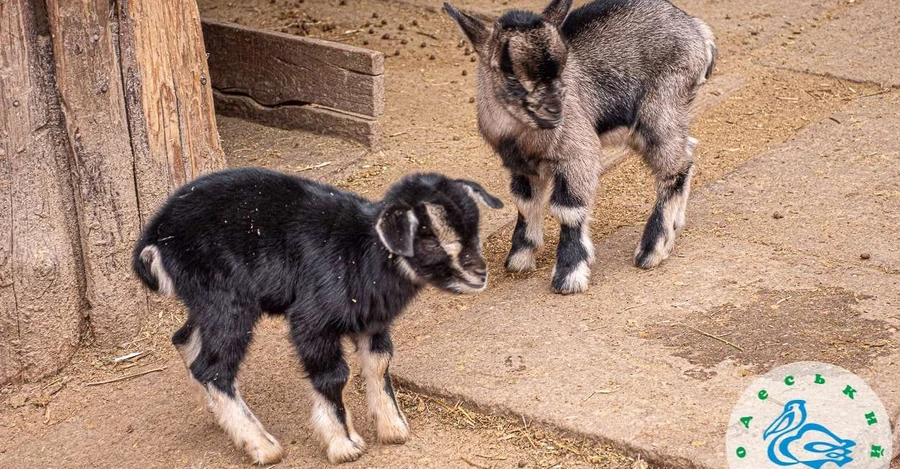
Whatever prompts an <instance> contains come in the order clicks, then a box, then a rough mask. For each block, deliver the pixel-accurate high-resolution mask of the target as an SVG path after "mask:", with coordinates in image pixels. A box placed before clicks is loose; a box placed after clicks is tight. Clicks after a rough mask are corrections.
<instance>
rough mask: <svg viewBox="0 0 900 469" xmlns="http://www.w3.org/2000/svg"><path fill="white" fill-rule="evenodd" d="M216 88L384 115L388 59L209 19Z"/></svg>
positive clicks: (273, 101) (262, 99) (275, 101)
mask: <svg viewBox="0 0 900 469" xmlns="http://www.w3.org/2000/svg"><path fill="white" fill-rule="evenodd" d="M203 36H204V40H205V42H206V51H207V53H208V54H209V59H208V60H209V71H210V74H211V76H212V84H213V86H214V87H215V88H216V89H217V90H219V91H223V92H226V93H229V94H244V95H247V96H250V97H252V98H253V99H254V100H256V101H257V102H258V103H260V104H263V105H266V106H276V105H280V104H292V103H293V104H297V103H301V104H305V103H313V104H318V105H321V106H327V107H330V108H334V109H337V110H341V111H347V112H353V113H357V114H363V115H366V116H372V117H376V116H379V115H381V114H382V113H383V112H384V77H383V73H384V55H383V54H381V53H380V52H375V51H371V50H368V49H362V48H358V47H354V46H349V45H345V44H339V43H334V42H328V41H321V40H316V39H309V38H301V37H297V36H292V35H289V34H282V33H277V32H271V31H263V30H257V29H252V28H247V27H244V26H240V25H236V24H228V23H220V22H216V21H211V20H203Z"/></svg>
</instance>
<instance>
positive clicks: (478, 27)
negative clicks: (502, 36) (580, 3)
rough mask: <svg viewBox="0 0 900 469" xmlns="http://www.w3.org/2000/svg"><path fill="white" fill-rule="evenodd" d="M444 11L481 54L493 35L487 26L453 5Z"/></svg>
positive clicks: (447, 5) (445, 6)
mask: <svg viewBox="0 0 900 469" xmlns="http://www.w3.org/2000/svg"><path fill="white" fill-rule="evenodd" d="M570 2H571V0H570ZM444 11H446V12H447V14H448V15H450V18H453V21H456V24H458V25H459V27H460V29H462V32H463V33H465V35H466V37H467V38H469V42H471V43H472V47H474V48H475V52H478V53H479V54H480V53H481V52H482V51H483V49H484V45H485V44H487V41H488V39H489V38H490V35H491V32H490V31H489V30H488V28H487V26H485V25H484V23H482V22H481V21H480V20H479V19H477V18H475V17H473V16H472V15H469V14H467V13H463V12H461V11H459V10H457V9H456V8H455V7H454V6H453V5H451V4H449V3H444Z"/></svg>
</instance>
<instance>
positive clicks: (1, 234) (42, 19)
mask: <svg viewBox="0 0 900 469" xmlns="http://www.w3.org/2000/svg"><path fill="white" fill-rule="evenodd" d="M45 7H46V8H45ZM0 12H2V15H0V37H2V38H3V40H2V41H0V384H2V383H4V382H7V381H10V380H17V381H21V380H30V379H35V378H38V377H41V376H44V375H46V374H49V373H53V372H55V371H56V370H57V369H58V368H59V367H60V366H61V365H63V364H64V363H65V362H66V361H67V360H68V359H69V357H70V356H71V354H72V352H73V350H74V349H75V347H76V346H77V344H78V343H79V342H80V340H81V339H82V336H83V333H84V332H85V331H90V333H92V334H93V338H94V339H95V342H96V343H98V344H100V345H101V346H112V345H116V344H119V343H122V342H126V341H128V340H131V339H133V338H134V337H135V336H136V334H137V333H138V332H139V331H140V330H141V327H142V325H143V323H144V321H145V319H146V318H147V317H148V312H149V311H151V310H154V309H156V308H158V307H159V305H158V304H156V303H155V300H154V301H148V297H147V295H146V292H145V291H144V289H143V288H142V287H141V286H140V284H139V283H138V282H137V280H136V279H134V278H133V276H132V275H131V272H130V265H131V261H130V258H131V249H132V247H133V245H134V242H135V241H136V239H137V237H138V235H139V232H140V229H141V226H142V225H143V223H144V221H145V220H146V219H147V218H148V217H149V216H150V215H151V214H152V213H153V212H154V211H155V210H156V208H157V207H158V206H159V204H160V203H161V202H162V200H164V198H165V196H166V195H167V193H168V192H169V191H170V190H171V189H173V188H174V187H176V186H178V185H180V184H182V183H184V182H185V181H187V180H189V179H192V178H194V177H196V176H198V175H199V174H201V173H203V172H205V171H209V170H213V169H218V168H222V167H224V165H225V161H224V155H223V153H222V150H221V146H220V143H219V137H218V132H217V130H216V125H215V115H214V113H213V105H212V90H211V88H210V84H209V79H208V71H207V66H206V60H205V51H204V46H203V41H202V36H201V34H202V33H201V27H200V17H199V13H198V11H197V5H196V3H195V2H194V1H192V0H167V1H165V2H145V1H132V0H116V1H113V2H110V1H109V0H0ZM154 316H155V315H154Z"/></svg>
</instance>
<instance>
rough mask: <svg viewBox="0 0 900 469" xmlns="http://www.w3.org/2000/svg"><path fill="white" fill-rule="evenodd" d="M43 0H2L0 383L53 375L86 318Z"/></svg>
mask: <svg viewBox="0 0 900 469" xmlns="http://www.w3.org/2000/svg"><path fill="white" fill-rule="evenodd" d="M39 6H40V3H35V2H33V1H31V0H2V1H0V38H2V40H0V384H2V383H4V382H7V381H23V380H31V379H37V378H40V377H42V376H45V375H48V374H51V373H55V372H56V371H57V370H58V369H59V368H60V367H61V366H62V365H64V364H65V363H67V362H68V360H69V358H70V357H71V354H72V353H73V351H74V350H75V348H76V347H77V346H78V343H79V341H80V330H81V328H82V326H83V323H84V321H83V318H82V315H81V310H82V296H81V292H82V288H81V285H82V280H83V275H82V271H81V266H80V262H81V260H80V257H81V255H80V247H79V244H78V240H77V237H76V235H77V229H76V227H75V223H76V221H75V214H74V200H73V195H72V186H71V181H70V178H69V154H68V153H67V152H66V144H65V142H66V134H65V132H64V130H63V128H62V125H61V116H60V111H59V103H58V101H57V99H56V93H55V91H54V88H53V86H54V85H53V81H52V79H53V75H52V71H53V64H52V62H51V61H52V58H51V54H52V51H51V48H50V44H49V37H48V33H47V31H46V30H42V28H46V18H44V20H43V21H41V20H40V18H41V17H42V16H43V15H44V13H45V12H44V11H43V10H39V9H37V8H38V7H39Z"/></svg>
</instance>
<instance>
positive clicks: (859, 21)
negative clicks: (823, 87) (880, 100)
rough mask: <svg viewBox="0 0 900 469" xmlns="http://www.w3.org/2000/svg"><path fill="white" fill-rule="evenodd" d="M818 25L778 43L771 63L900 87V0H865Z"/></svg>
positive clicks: (773, 51) (774, 47) (799, 69)
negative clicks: (898, 69) (899, 5)
mask: <svg viewBox="0 0 900 469" xmlns="http://www.w3.org/2000/svg"><path fill="white" fill-rule="evenodd" d="M858 3H859V5H857V6H854V7H852V8H850V9H849V10H848V11H846V12H844V13H842V14H840V15H839V16H838V17H837V18H836V19H834V20H833V21H830V22H827V23H825V24H823V25H822V26H821V27H819V28H817V29H807V30H803V31H801V30H800V29H799V28H798V29H797V30H796V32H797V34H796V35H794V36H793V40H792V41H790V42H789V43H788V44H786V45H785V46H782V45H774V46H773V48H772V50H771V52H772V55H773V57H772V58H771V59H770V60H769V61H770V63H772V64H775V65H779V66H783V67H787V68H790V69H792V70H798V71H808V72H812V73H817V74H822V75H832V76H837V77H840V78H847V79H850V80H856V81H869V82H874V83H880V84H882V85H884V86H900V75H898V74H897V65H898V64H900V8H898V7H897V2H896V1H894V0H864V1H862V2H858Z"/></svg>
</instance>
